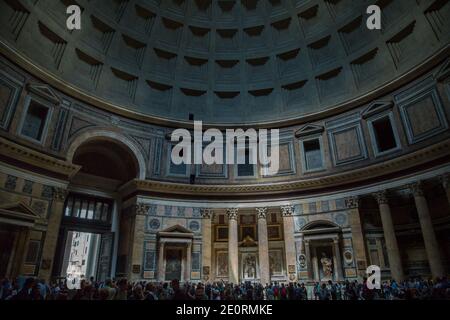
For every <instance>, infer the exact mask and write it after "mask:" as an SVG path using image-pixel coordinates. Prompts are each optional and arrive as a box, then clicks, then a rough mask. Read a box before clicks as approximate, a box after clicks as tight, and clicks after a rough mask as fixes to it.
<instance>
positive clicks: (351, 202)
mask: <svg viewBox="0 0 450 320" xmlns="http://www.w3.org/2000/svg"><path fill="white" fill-rule="evenodd" d="M360 201H361V199H360V198H359V197H358V196H351V197H348V198H346V199H345V206H346V207H347V208H348V209H356V208H359V204H360Z"/></svg>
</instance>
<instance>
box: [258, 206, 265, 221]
mask: <svg viewBox="0 0 450 320" xmlns="http://www.w3.org/2000/svg"><path fill="white" fill-rule="evenodd" d="M256 215H257V216H258V219H266V216H267V207H262V208H256Z"/></svg>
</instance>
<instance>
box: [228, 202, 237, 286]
mask: <svg viewBox="0 0 450 320" xmlns="http://www.w3.org/2000/svg"><path fill="white" fill-rule="evenodd" d="M227 215H228V281H229V282H231V283H235V284H236V283H239V247H238V223H237V219H238V208H230V209H227Z"/></svg>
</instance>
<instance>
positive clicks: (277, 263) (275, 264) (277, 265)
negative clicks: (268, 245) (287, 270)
mask: <svg viewBox="0 0 450 320" xmlns="http://www.w3.org/2000/svg"><path fill="white" fill-rule="evenodd" d="M283 261H284V258H283V251H282V250H281V249H274V250H269V268H270V275H271V276H281V275H283Z"/></svg>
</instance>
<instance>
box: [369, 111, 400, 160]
mask: <svg viewBox="0 0 450 320" xmlns="http://www.w3.org/2000/svg"><path fill="white" fill-rule="evenodd" d="M372 127H373V132H374V135H375V140H376V145H377V149H378V152H379V153H381V152H386V151H389V150H392V149H395V148H397V141H396V140H395V135H394V130H393V129H392V124H391V119H390V118H389V116H385V117H383V118H380V119H377V120H374V121H373V122H372Z"/></svg>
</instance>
